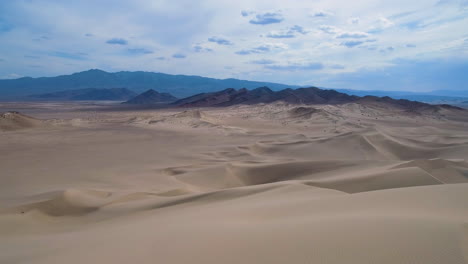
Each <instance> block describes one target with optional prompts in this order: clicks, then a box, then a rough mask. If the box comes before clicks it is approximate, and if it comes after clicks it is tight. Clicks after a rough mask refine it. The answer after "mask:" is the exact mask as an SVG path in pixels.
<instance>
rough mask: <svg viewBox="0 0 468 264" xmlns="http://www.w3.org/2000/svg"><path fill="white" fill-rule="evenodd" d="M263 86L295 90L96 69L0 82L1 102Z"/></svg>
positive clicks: (188, 93)
mask: <svg viewBox="0 0 468 264" xmlns="http://www.w3.org/2000/svg"><path fill="white" fill-rule="evenodd" d="M261 86H268V87H270V88H272V89H273V90H280V89H285V88H288V87H294V86H290V85H285V84H278V83H269V82H255V81H244V80H238V79H213V78H206V77H200V76H187V75H170V74H164V73H155V72H143V71H137V72H128V71H121V72H115V73H109V72H105V71H101V70H96V69H93V70H88V71H84V72H78V73H74V74H71V75H62V76H57V77H41V78H31V77H23V78H19V79H9V80H0V99H5V98H6V99H7V98H11V97H21V96H23V97H24V96H29V95H33V94H44V93H52V92H58V91H69V90H77V89H85V88H98V89H108V88H115V87H124V88H126V89H129V90H131V91H133V92H137V93H141V92H143V91H146V90H149V89H155V90H157V91H158V92H161V93H170V94H172V95H174V96H176V97H179V98H183V97H186V96H191V95H193V94H196V93H207V92H214V91H219V90H221V89H224V88H226V87H232V88H236V89H239V88H244V87H245V88H247V89H254V88H257V87H261Z"/></svg>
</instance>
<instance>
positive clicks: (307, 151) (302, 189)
mask: <svg viewBox="0 0 468 264" xmlns="http://www.w3.org/2000/svg"><path fill="white" fill-rule="evenodd" d="M217 100H218V101H219V99H217ZM236 100H237V99H236ZM116 105H118V106H115V105H109V104H104V105H99V104H98V103H97V104H92V105H90V104H85V103H81V102H63V103H60V102H54V103H50V102H39V103H37V102H35V103H2V104H0V109H1V112H3V113H2V115H0V136H1V138H2V140H0V168H1V173H0V177H1V178H0V180H1V184H0V201H1V203H0V263H76V264H82V263H361V264H363V263H368V264H371V263H372V264H373V263H400V264H418V263H421V264H439V263H454V264H462V263H467V262H468V160H467V157H468V115H467V111H466V110H463V109H459V108H452V107H446V106H445V107H430V108H427V107H422V108H417V109H415V108H412V109H411V110H408V109H407V108H405V107H406V106H402V105H401V104H394V103H389V102H385V101H382V100H377V101H375V100H371V101H369V100H361V101H355V100H353V101H351V102H346V103H342V104H307V105H306V104H297V103H288V102H283V101H274V102H271V103H267V104H265V103H255V104H234V105H231V106H226V107H186V106H184V107H171V108H163V109H151V108H148V109H139V108H135V109H133V108H129V107H128V106H121V105H120V104H116ZM119 107H122V108H121V109H120V108H119ZM9 110H15V111H19V112H11V111H9Z"/></svg>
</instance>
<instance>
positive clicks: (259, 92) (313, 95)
mask: <svg viewBox="0 0 468 264" xmlns="http://www.w3.org/2000/svg"><path fill="white" fill-rule="evenodd" d="M357 98H359V97H357V96H350V95H347V94H343V93H339V92H336V91H333V90H322V89H319V88H316V87H310V88H299V89H295V90H294V89H290V88H288V89H284V90H281V91H277V92H275V91H272V90H271V89H270V88H268V87H260V88H257V89H253V90H250V91H249V90H247V89H240V90H236V89H233V88H229V89H225V90H222V91H219V92H214V93H203V94H197V95H194V96H191V97H188V98H184V99H181V100H178V101H176V102H174V103H173V105H176V106H181V107H207V106H231V105H236V104H257V103H271V102H275V101H284V102H287V103H292V104H340V103H349V102H352V101H355V100H357Z"/></svg>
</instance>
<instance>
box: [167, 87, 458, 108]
mask: <svg viewBox="0 0 468 264" xmlns="http://www.w3.org/2000/svg"><path fill="white" fill-rule="evenodd" d="M276 101H282V102H286V103H290V104H305V105H308V104H345V103H358V104H363V105H372V106H376V107H392V108H399V109H402V110H404V111H406V112H410V113H416V114H417V113H422V112H437V111H439V110H441V109H450V110H461V111H463V109H462V108H459V107H456V106H451V105H446V104H442V105H431V104H427V103H422V102H417V101H410V100H406V99H393V98H390V97H388V96H385V97H377V96H364V97H359V96H354V95H348V94H345V93H340V92H337V91H334V90H322V89H319V88H316V87H310V88H298V89H290V88H288V89H284V90H281V91H277V92H276V91H272V90H271V89H269V88H268V87H260V88H257V89H254V90H247V89H239V90H236V89H233V88H229V89H225V90H222V91H218V92H214V93H202V94H197V95H194V96H190V97H187V98H183V99H180V100H178V101H175V102H174V103H172V104H171V105H172V106H177V107H222V106H232V105H237V104H257V103H272V102H276Z"/></svg>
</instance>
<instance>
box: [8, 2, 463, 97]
mask: <svg viewBox="0 0 468 264" xmlns="http://www.w3.org/2000/svg"><path fill="white" fill-rule="evenodd" d="M109 3H110V2H108V1H107V0H106V1H100V2H95V1H91V0H82V1H72V0H63V1H56V0H43V1H35V0H31V1H0V43H2V45H0V76H8V78H12V77H14V76H33V77H37V76H54V75H60V74H68V73H72V72H77V71H82V70H87V69H89V68H101V69H103V70H107V71H120V70H144V71H157V72H166V73H172V74H190V75H202V76H209V77H215V78H230V77H234V78H241V79H251V80H262V81H273V82H282V83H289V84H300V85H316V86H323V87H337V88H349V87H353V88H359V89H377V88H378V89H383V88H385V87H383V86H385V85H387V86H388V89H401V90H405V89H426V90H428V89H429V87H430V88H431V89H432V87H433V86H434V85H426V86H422V85H419V83H417V82H418V77H420V78H426V79H428V78H429V77H430V78H429V79H431V80H432V82H431V83H433V84H437V85H438V86H439V87H436V88H438V89H444V88H450V89H468V84H467V83H466V77H464V76H466V71H464V70H465V69H466V63H465V62H467V61H468V31H467V29H466V25H468V4H467V1H466V0H443V1H434V0H421V1H413V2H408V1H403V0H395V1H384V0H377V1H370V0H363V1H358V2H349V1H344V0H327V1H324V0H319V1H314V2H310V1H303V0H291V1H287V2H285V1H262V0H238V1H235V2H233V1H227V0H216V1H215V0H200V1H196V2H194V1H190V0H180V1H169V0H160V1H152V0H135V1H124V0H114V1H112V4H109ZM194 10H196V12H194ZM442 62H443V63H442ZM430 63H441V65H443V66H444V67H445V68H446V69H450V72H447V71H444V68H440V67H439V68H437V69H438V71H435V70H434V71H431V75H430V76H426V75H424V72H422V71H421V67H423V66H424V67H425V68H426V69H429V68H430V69H432V68H431V67H430ZM399 67H400V68H404V69H405V71H397V70H396V69H398V68H399ZM405 74H406V75H405ZM388 76H392V78H395V79H399V80H400V82H399V83H398V85H392V86H391V85H390V83H392V82H390V81H384V80H387V79H389V78H390V77H388ZM378 78H380V79H381V80H383V81H382V82H377V79H378ZM420 82H421V83H424V82H425V81H424V80H420ZM377 83H380V84H379V85H377ZM393 83H394V84H396V83H395V82H393ZM382 85H383V86H382Z"/></svg>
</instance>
